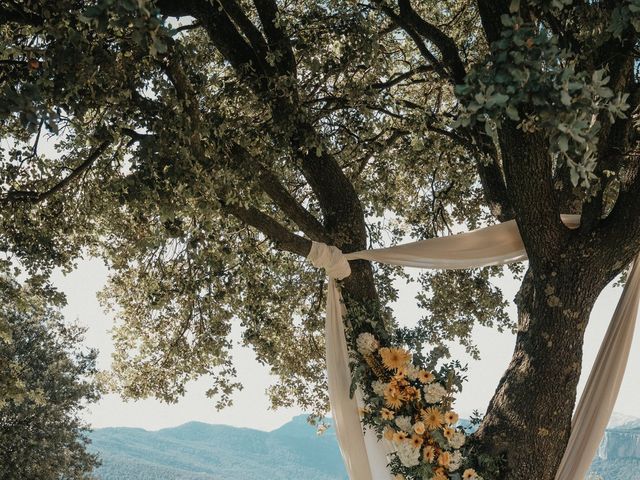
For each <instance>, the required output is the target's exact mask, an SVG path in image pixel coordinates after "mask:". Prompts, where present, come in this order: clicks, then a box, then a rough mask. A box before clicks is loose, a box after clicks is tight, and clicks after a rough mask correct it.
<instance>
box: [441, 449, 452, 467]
mask: <svg viewBox="0 0 640 480" xmlns="http://www.w3.org/2000/svg"><path fill="white" fill-rule="evenodd" d="M450 462H451V454H450V453H449V452H440V455H438V465H441V466H443V467H448V466H449V463H450Z"/></svg>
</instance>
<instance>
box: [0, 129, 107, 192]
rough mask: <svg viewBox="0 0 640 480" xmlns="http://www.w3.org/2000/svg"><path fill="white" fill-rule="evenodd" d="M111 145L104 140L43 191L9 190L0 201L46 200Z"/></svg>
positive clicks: (67, 185) (76, 176)
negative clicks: (63, 176) (66, 173)
mask: <svg viewBox="0 0 640 480" xmlns="http://www.w3.org/2000/svg"><path fill="white" fill-rule="evenodd" d="M110 145H111V141H107V140H105V141H104V142H102V143H101V144H100V145H98V146H97V147H96V148H94V149H93V150H92V151H91V153H90V154H89V156H88V157H87V158H86V160H84V161H83V162H82V163H81V164H80V165H78V166H77V167H76V168H74V169H73V170H72V171H71V173H70V174H69V175H67V176H66V177H65V178H63V179H62V180H60V181H59V182H58V183H56V184H55V185H54V186H53V187H51V188H49V189H48V190H45V191H43V192H38V191H34V190H9V191H8V192H7V193H6V195H5V196H4V197H3V198H0V203H2V204H9V203H13V202H29V203H34V204H35V203H40V202H44V201H45V200H48V199H49V198H51V197H52V196H53V195H55V194H56V193H58V192H60V191H62V190H64V189H66V188H67V187H69V186H70V185H71V184H72V183H73V182H74V181H75V180H76V179H77V178H78V177H80V175H82V174H83V173H84V172H86V171H87V170H89V169H90V168H91V167H92V166H93V164H94V163H95V162H96V160H98V158H100V156H101V155H102V154H103V153H104V152H105V150H106V149H107V148H109V146H110Z"/></svg>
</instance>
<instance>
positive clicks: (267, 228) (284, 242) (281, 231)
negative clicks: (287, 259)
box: [221, 202, 311, 257]
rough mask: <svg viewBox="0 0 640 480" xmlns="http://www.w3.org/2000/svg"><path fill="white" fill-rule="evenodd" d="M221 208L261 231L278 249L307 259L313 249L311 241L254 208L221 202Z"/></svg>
mask: <svg viewBox="0 0 640 480" xmlns="http://www.w3.org/2000/svg"><path fill="white" fill-rule="evenodd" d="M221 208H222V209H223V210H225V211H226V212H229V213H230V214H231V215H233V216H234V217H236V218H238V219H239V220H241V221H242V222H244V223H246V224H247V225H250V226H252V227H254V228H256V229H258V230H259V231H261V232H262V233H263V234H264V235H265V236H266V237H267V238H268V239H269V240H271V241H272V242H273V243H274V244H275V245H276V247H277V248H279V249H281V250H285V251H287V252H291V253H296V254H298V255H301V256H303V257H306V256H307V255H308V253H309V250H310V249H311V241H310V240H308V239H306V238H304V237H300V236H298V235H296V234H294V233H291V232H290V231H289V230H288V229H287V228H285V227H283V226H282V225H280V224H279V223H278V222H277V221H275V220H274V219H273V218H271V217H270V216H268V215H266V214H264V213H262V212H261V211H260V210H258V209H257V208H254V207H249V208H244V207H241V206H239V205H233V204H225V203H223V202H221Z"/></svg>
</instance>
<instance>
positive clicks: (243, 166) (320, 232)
mask: <svg viewBox="0 0 640 480" xmlns="http://www.w3.org/2000/svg"><path fill="white" fill-rule="evenodd" d="M229 154H230V155H231V156H232V157H233V158H234V159H235V162H234V168H235V169H236V170H237V172H238V173H240V174H242V175H245V176H246V178H247V180H251V179H253V180H255V181H256V182H257V184H258V186H259V187H260V188H261V189H262V190H263V191H264V192H265V193H266V194H267V195H268V196H269V198H271V200H273V201H274V203H275V204H276V205H277V206H278V207H279V208H280V210H282V212H283V213H284V214H285V215H287V217H288V218H290V219H291V220H292V221H293V222H294V223H295V224H296V225H298V227H299V228H300V229H301V230H302V231H303V232H304V233H305V235H308V236H309V237H310V238H312V239H313V240H316V241H321V242H325V243H326V242H330V241H331V240H330V237H329V235H328V234H327V232H326V230H325V229H324V227H323V226H322V224H321V223H320V222H319V221H318V219H316V217H314V216H313V215H312V214H311V213H310V212H309V211H308V210H307V209H306V208H304V207H303V206H302V205H300V203H299V202H298V200H297V199H296V198H294V197H293V195H291V193H289V191H288V190H287V189H286V188H285V187H284V186H283V185H282V183H281V182H280V179H279V178H278V177H277V176H276V175H275V174H274V173H273V172H272V171H271V170H269V169H268V168H267V167H266V166H265V165H263V164H262V163H261V162H260V161H259V160H258V159H256V158H255V157H253V156H252V155H251V154H250V153H249V152H248V151H247V150H246V149H245V148H243V147H241V146H240V145H238V144H234V145H233V146H232V147H231V148H230V150H229Z"/></svg>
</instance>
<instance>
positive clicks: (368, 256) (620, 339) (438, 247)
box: [308, 215, 640, 480]
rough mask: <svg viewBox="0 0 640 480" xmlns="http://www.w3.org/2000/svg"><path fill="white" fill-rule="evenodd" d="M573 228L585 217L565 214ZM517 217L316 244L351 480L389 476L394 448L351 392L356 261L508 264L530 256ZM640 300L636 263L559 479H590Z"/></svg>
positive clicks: (334, 398) (313, 257)
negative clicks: (368, 422)
mask: <svg viewBox="0 0 640 480" xmlns="http://www.w3.org/2000/svg"><path fill="white" fill-rule="evenodd" d="M562 221H563V222H564V223H565V225H567V226H568V227H570V228H575V227H577V226H578V225H579V223H580V217H579V216H578V215H563V216H562ZM526 258H527V254H526V251H525V249H524V245H523V243H522V239H521V238H520V233H519V232H518V227H517V225H516V223H515V221H510V222H504V223H501V224H498V225H493V226H490V227H486V228H482V229H479V230H474V231H472V232H468V233H461V234H459V235H452V236H449V237H440V238H434V239H429V240H423V241H420V242H413V243H407V244H404V245H398V246H396V247H390V248H382V249H376V250H363V251H360V252H354V253H349V254H346V255H343V254H342V253H341V252H340V250H339V249H337V248H336V247H330V246H327V245H325V244H322V243H317V242H314V243H313V246H312V248H311V251H310V252H309V256H308V259H309V261H311V263H312V264H313V265H315V266H316V267H318V268H324V269H325V270H326V272H327V275H328V276H329V287H328V288H329V291H328V295H327V315H326V348H327V352H326V355H327V377H328V383H329V399H330V402H331V410H332V414H333V417H334V424H335V428H336V435H337V437H338V442H339V443H340V449H341V451H342V455H343V458H344V461H345V465H346V468H347V472H348V474H349V478H350V479H351V480H389V479H390V478H391V475H390V473H389V471H388V469H387V467H386V464H387V458H386V456H387V454H388V453H389V446H388V444H387V443H386V442H384V441H381V442H378V440H377V438H376V436H375V434H374V433H373V432H371V431H366V432H363V428H362V425H361V423H360V416H359V412H358V398H359V394H358V392H356V395H355V396H354V398H351V397H350V396H349V389H350V385H351V375H350V371H349V355H348V349H347V343H346V339H345V335H344V324H343V317H344V313H345V312H344V306H343V303H342V301H341V296H340V291H339V289H338V286H337V284H336V280H340V279H343V278H345V277H347V276H349V274H350V273H351V270H350V268H349V262H348V260H357V259H363V260H370V261H375V262H380V263H387V264H392V265H403V266H408V267H417V268H429V269H464V268H477V267H486V266H490V265H504V264H507V263H513V262H518V261H522V260H526ZM639 299H640V266H638V259H636V261H635V262H634V267H633V268H632V270H631V272H630V274H629V278H628V279H627V282H626V285H625V288H624V291H623V293H622V296H621V297H620V301H619V302H618V305H617V307H616V310H615V312H614V314H613V317H612V319H611V322H610V325H609V329H608V330H607V334H606V335H605V337H604V339H603V341H602V345H601V346H600V350H599V353H598V356H597V358H596V362H595V364H594V365H593V369H592V371H591V374H590V375H589V379H588V381H587V385H586V388H585V390H584V392H583V394H582V397H581V398H580V401H579V403H578V406H577V409H576V412H575V414H574V418H573V429H572V432H571V437H570V439H569V444H568V446H567V449H566V451H565V453H564V456H563V458H562V462H561V466H560V469H559V471H558V473H557V475H556V480H582V479H584V477H585V475H586V473H587V471H588V469H589V465H590V464H591V461H592V459H593V457H594V455H595V453H596V450H597V448H598V444H599V443H600V440H601V438H602V436H603V434H604V430H605V428H606V426H607V423H608V421H609V418H610V416H611V412H612V411H613V407H614V405H615V402H616V398H617V396H618V392H619V390H620V385H621V384H622V379H623V377H624V371H625V368H626V365H627V359H628V357H629V351H630V350H631V339H632V337H633V331H634V327H635V323H636V317H637V313H638V301H639Z"/></svg>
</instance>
